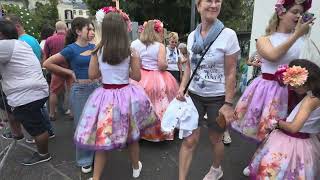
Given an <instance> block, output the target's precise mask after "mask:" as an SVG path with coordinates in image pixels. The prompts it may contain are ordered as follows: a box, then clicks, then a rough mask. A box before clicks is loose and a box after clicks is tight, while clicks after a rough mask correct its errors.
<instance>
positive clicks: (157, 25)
mask: <svg viewBox="0 0 320 180" xmlns="http://www.w3.org/2000/svg"><path fill="white" fill-rule="evenodd" d="M150 21H153V22H154V30H155V31H156V32H157V33H161V32H162V31H163V23H162V22H161V21H160V20H159V19H154V20H150ZM146 25H147V21H145V22H144V23H143V29H144V28H145V27H146Z"/></svg>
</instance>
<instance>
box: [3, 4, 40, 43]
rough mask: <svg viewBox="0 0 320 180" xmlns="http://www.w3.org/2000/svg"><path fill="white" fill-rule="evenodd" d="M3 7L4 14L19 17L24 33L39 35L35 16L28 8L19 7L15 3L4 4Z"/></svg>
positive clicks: (37, 36)
mask: <svg viewBox="0 0 320 180" xmlns="http://www.w3.org/2000/svg"><path fill="white" fill-rule="evenodd" d="M3 8H4V11H5V13H6V14H15V15H17V16H19V17H20V18H21V21H22V23H23V27H24V29H25V31H26V33H28V34H30V35H32V36H34V37H36V38H39V37H40V31H38V29H37V24H36V23H35V22H36V21H35V16H34V14H33V13H32V12H30V11H29V9H27V8H22V7H19V6H18V5H15V4H10V5H5V4H4V5H3Z"/></svg>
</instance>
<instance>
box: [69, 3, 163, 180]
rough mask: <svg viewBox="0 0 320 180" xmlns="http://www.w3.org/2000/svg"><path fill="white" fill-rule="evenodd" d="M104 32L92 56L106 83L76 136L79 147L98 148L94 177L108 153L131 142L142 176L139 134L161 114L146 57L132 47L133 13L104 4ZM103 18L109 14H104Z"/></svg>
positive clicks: (93, 69)
mask: <svg viewBox="0 0 320 180" xmlns="http://www.w3.org/2000/svg"><path fill="white" fill-rule="evenodd" d="M104 9H105V11H104V13H106V15H105V16H104V18H103V21H102V37H101V41H100V43H99V44H98V46H97V48H96V49H95V51H93V55H92V58H91V61H90V66H89V77H90V78H92V79H97V78H99V77H101V78H102V87H100V88H97V89H96V90H95V91H94V92H93V93H92V94H91V95H90V97H89V98H88V100H87V103H86V105H85V107H84V109H83V112H82V115H81V118H80V121H79V124H78V127H77V130H76V133H75V136H74V140H75V143H76V145H77V146H78V147H81V148H84V149H90V150H95V151H96V153H95V161H94V172H93V179H94V180H99V179H100V178H101V174H102V171H103V169H104V166H105V163H106V157H107V152H108V151H110V150H114V149H118V148H123V147H125V146H127V145H128V149H129V155H130V159H131V163H132V168H133V172H132V176H133V177H134V178H137V177H139V175H140V171H141V169H142V163H141V162H140V161H139V159H140V158H139V143H138V141H139V139H140V136H141V135H142V134H143V132H144V130H145V129H146V128H148V127H150V126H152V125H153V124H155V123H156V122H157V121H158V119H157V116H156V114H155V112H154V111H153V107H152V105H151V102H150V100H149V98H148V96H147V95H146V94H145V92H144V90H143V88H141V87H139V86H136V85H133V84H130V83H129V77H130V78H132V79H134V80H137V81H139V80H140V78H141V74H140V61H139V57H138V55H137V54H136V52H134V51H132V50H130V42H129V37H128V31H127V30H128V29H130V28H128V26H130V23H128V25H127V24H126V21H127V22H128V21H130V20H129V18H128V16H127V15H126V14H125V13H123V12H122V11H119V10H117V9H114V8H111V7H108V8H104ZM102 17H103V16H102Z"/></svg>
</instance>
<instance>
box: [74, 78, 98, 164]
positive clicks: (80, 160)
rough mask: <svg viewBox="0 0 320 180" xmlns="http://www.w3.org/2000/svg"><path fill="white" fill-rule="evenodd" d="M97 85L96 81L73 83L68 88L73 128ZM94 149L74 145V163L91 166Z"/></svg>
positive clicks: (75, 126)
mask: <svg viewBox="0 0 320 180" xmlns="http://www.w3.org/2000/svg"><path fill="white" fill-rule="evenodd" d="M97 87H99V85H98V83H90V84H78V83H74V84H73V85H72V87H71V90H70V96H69V98H70V101H69V102H70V106H71V111H72V113H73V116H74V128H75V129H76V128H77V125H78V122H79V120H80V116H81V114H82V110H83V107H84V105H85V104H86V102H87V99H88V97H89V96H90V95H91V93H92V92H93V91H94V90H95V89H96V88H97ZM93 156H94V151H89V150H84V149H80V148H78V147H76V163H77V165H78V166H91V165H92V164H93Z"/></svg>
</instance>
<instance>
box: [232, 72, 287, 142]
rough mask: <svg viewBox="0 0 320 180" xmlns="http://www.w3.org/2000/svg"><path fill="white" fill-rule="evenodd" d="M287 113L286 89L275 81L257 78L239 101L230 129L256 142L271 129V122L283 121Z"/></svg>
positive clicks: (264, 136)
mask: <svg viewBox="0 0 320 180" xmlns="http://www.w3.org/2000/svg"><path fill="white" fill-rule="evenodd" d="M287 111H288V88H287V87H282V86H280V85H279V83H278V82H277V81H273V80H266V79H263V78H262V77H261V76H259V77H257V78H256V79H255V80H254V81H253V82H252V83H251V84H250V85H249V86H248V87H247V88H246V90H245V92H244V93H243V95H242V96H241V98H240V99H239V101H238V103H237V105H236V108H235V114H236V117H237V118H236V119H235V121H233V122H232V123H231V127H232V129H234V130H236V131H237V132H239V133H241V134H242V135H244V136H245V137H247V138H249V139H251V140H254V141H256V142H261V141H263V140H264V139H265V138H266V137H267V135H268V134H269V133H270V130H271V129H272V123H271V122H272V120H279V119H284V118H286V117H287Z"/></svg>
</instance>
